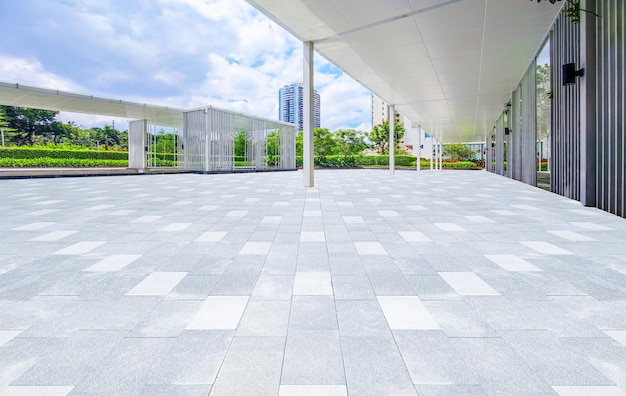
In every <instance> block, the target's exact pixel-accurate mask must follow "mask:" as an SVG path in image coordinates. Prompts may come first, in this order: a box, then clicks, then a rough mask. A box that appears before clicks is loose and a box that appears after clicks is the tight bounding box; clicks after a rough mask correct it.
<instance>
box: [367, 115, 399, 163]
mask: <svg viewBox="0 0 626 396" xmlns="http://www.w3.org/2000/svg"><path fill="white" fill-rule="evenodd" d="M394 131H395V139H394V140H395V143H396V144H395V148H396V149H397V148H398V147H399V146H398V141H399V140H401V139H402V138H403V137H404V126H403V125H402V124H400V123H398V122H396V123H395V129H394ZM367 136H368V138H369V140H370V141H371V142H372V147H374V148H375V149H376V150H377V151H378V154H381V155H382V154H389V122H388V121H385V122H383V123H382V124H379V125H375V126H374V127H373V128H372V132H370V133H369V134H368V135H367ZM396 151H397V150H396Z"/></svg>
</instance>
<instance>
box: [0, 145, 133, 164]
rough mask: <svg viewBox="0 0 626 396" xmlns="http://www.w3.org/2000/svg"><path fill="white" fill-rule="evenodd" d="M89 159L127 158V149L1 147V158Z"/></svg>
mask: <svg viewBox="0 0 626 396" xmlns="http://www.w3.org/2000/svg"><path fill="white" fill-rule="evenodd" d="M7 158H14V159H37V158H59V159H87V160H96V159H97V160H120V161H121V160H126V161H128V153H127V152H126V151H103V150H100V151H96V150H55V149H47V148H39V147H35V148H31V147H0V159H7Z"/></svg>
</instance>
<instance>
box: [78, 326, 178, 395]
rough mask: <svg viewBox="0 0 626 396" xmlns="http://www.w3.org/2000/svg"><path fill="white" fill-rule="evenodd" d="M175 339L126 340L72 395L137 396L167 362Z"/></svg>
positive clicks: (103, 360)
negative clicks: (150, 377) (156, 371)
mask: <svg viewBox="0 0 626 396" xmlns="http://www.w3.org/2000/svg"><path fill="white" fill-rule="evenodd" d="M174 341H175V340H174V339H173V338H125V339H123V340H122V341H121V342H120V343H119V344H118V345H117V347H115V348H114V349H113V350H112V351H111V352H110V353H109V354H108V355H106V356H105V357H104V358H103V359H102V361H101V362H100V363H99V364H98V365H97V367H96V368H95V369H94V370H92V371H91V372H90V373H89V374H88V375H87V376H86V377H85V378H84V379H83V380H82V381H81V382H80V384H79V385H78V386H76V387H75V388H74V390H73V391H72V392H71V393H70V394H76V395H80V394H116V395H134V394H136V393H137V392H139V390H140V389H141V388H143V386H145V385H146V384H147V382H148V380H149V376H150V374H151V373H152V371H153V370H154V367H157V366H158V365H159V363H160V362H161V361H162V360H163V359H164V358H165V356H166V355H167V353H168V351H169V349H170V348H171V346H172V345H173V344H174Z"/></svg>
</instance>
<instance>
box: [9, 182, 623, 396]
mask: <svg viewBox="0 0 626 396" xmlns="http://www.w3.org/2000/svg"><path fill="white" fill-rule="evenodd" d="M316 179H317V181H316V183H317V187H315V188H311V189H305V188H303V187H301V174H300V173H298V172H286V173H263V174H236V175H233V174H229V175H192V174H184V175H153V176H124V177H99V178H98V177H94V178H63V179H29V180H4V181H0V196H1V197H2V205H1V206H0V219H1V222H0V394H2V395H54V396H57V395H58V396H63V395H93V394H99V395H207V394H209V393H210V394H211V395H277V394H278V395H281V396H288V395H346V394H350V395H415V394H419V395H535V394H537V395H556V394H560V395H600V396H602V395H618V394H620V395H623V394H626V221H625V220H623V219H621V218H618V217H616V216H613V215H610V214H607V213H604V212H602V211H599V210H597V209H591V208H584V207H582V206H581V205H580V204H579V203H577V202H574V201H570V200H568V199H565V198H563V197H560V196H557V195H554V194H550V193H548V192H545V191H543V190H540V189H536V188H533V187H530V186H527V185H524V184H521V183H518V182H515V181H511V180H508V179H505V178H502V177H499V176H495V175H492V174H489V173H487V172H475V171H474V172H461V171H459V172H455V171H446V172H436V171H433V172H431V171H428V172H421V173H420V174H417V173H416V172H409V171H398V172H397V174H396V175H395V176H394V177H391V176H389V174H388V172H387V171H384V170H345V171H343V170H325V171H318V172H317V173H316Z"/></svg>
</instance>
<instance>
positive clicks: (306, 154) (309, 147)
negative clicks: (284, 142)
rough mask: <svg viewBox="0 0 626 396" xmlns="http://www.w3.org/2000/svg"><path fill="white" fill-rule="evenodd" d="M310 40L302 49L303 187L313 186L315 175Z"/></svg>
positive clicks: (311, 52) (312, 51)
mask: <svg viewBox="0 0 626 396" xmlns="http://www.w3.org/2000/svg"><path fill="white" fill-rule="evenodd" d="M313 47H314V46H313V42H312V41H305V42H304V43H303V50H304V79H303V95H304V101H303V107H304V108H303V109H302V118H303V127H304V131H303V133H304V136H303V137H304V142H303V147H302V170H303V173H304V175H303V178H304V179H303V184H304V187H313V186H314V184H315V175H314V174H313V166H314V163H313V152H314V150H313V148H314V147H313V132H314V126H313V114H314V103H315V102H314V97H313V86H314V85H313V83H314V81H313V74H314V71H315V70H314V68H313V58H314V48H313Z"/></svg>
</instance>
